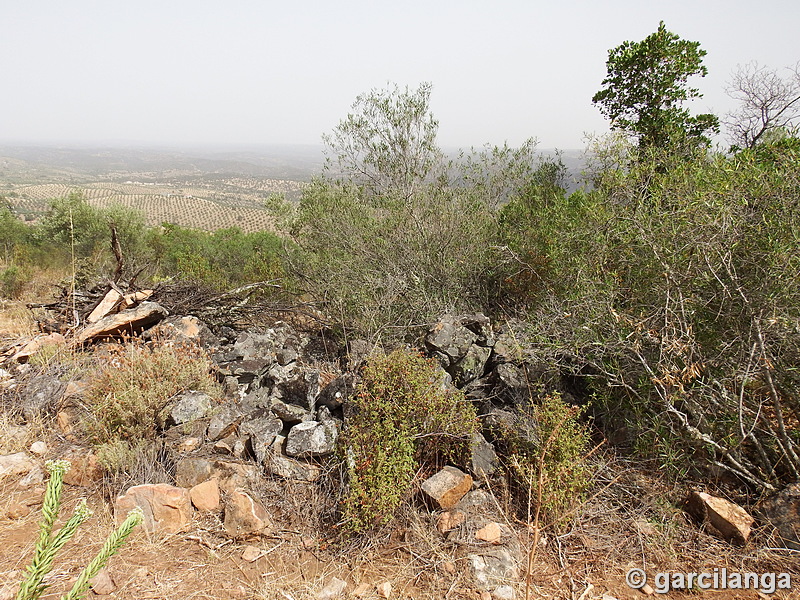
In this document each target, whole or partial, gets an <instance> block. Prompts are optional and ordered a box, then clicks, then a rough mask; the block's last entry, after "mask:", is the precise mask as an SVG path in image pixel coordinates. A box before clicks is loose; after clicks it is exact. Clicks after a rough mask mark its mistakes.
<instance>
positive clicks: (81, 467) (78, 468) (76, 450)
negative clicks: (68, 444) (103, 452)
mask: <svg viewBox="0 0 800 600" xmlns="http://www.w3.org/2000/svg"><path fill="white" fill-rule="evenodd" d="M61 458H63V459H64V460H67V461H69V463H70V465H72V466H71V467H70V468H69V470H68V471H67V472H66V473H65V474H64V483H66V484H68V485H78V486H81V487H89V486H91V485H94V484H95V483H98V482H99V481H101V480H102V479H103V465H101V464H100V461H98V460H97V455H95V453H94V452H92V451H91V450H89V449H88V448H82V447H80V446H73V447H72V448H70V449H68V450H67V451H66V452H64V454H63V455H62V457H61Z"/></svg>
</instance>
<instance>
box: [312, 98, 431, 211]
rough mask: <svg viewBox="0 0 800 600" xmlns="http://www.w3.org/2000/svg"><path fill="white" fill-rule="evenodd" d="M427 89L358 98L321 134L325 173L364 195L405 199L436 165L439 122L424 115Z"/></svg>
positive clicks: (427, 101)
mask: <svg viewBox="0 0 800 600" xmlns="http://www.w3.org/2000/svg"><path fill="white" fill-rule="evenodd" d="M431 89H432V86H431V84H430V83H423V84H421V85H420V86H419V88H417V89H416V90H409V89H408V87H406V88H405V89H404V90H401V89H400V88H398V87H397V85H395V86H394V88H393V89H389V90H372V91H371V92H369V93H367V94H361V95H359V96H358V97H357V98H356V100H355V102H354V103H353V106H352V109H353V112H352V113H350V114H348V115H347V118H345V119H344V120H342V121H341V122H340V123H339V125H337V126H336V127H335V128H334V130H333V132H332V133H331V134H330V135H325V136H323V141H324V142H325V144H326V145H327V146H328V150H327V154H328V161H327V164H326V171H327V172H334V173H335V174H336V175H338V176H339V177H341V178H342V180H344V181H348V182H350V183H353V184H355V185H357V186H359V187H360V188H361V190H362V191H363V192H365V193H367V194H368V195H370V196H382V195H386V194H396V195H399V197H401V198H403V199H406V200H407V199H409V198H410V197H411V195H412V194H413V193H414V191H415V190H416V189H418V188H419V186H420V184H422V183H424V182H425V181H427V180H429V179H430V177H431V176H432V175H433V174H434V173H435V170H436V167H437V166H439V165H441V164H442V154H441V151H440V150H439V148H438V146H437V145H436V132H437V130H438V128H439V122H438V121H437V120H436V119H434V117H433V115H432V114H431V113H430V111H429V105H430V96H431Z"/></svg>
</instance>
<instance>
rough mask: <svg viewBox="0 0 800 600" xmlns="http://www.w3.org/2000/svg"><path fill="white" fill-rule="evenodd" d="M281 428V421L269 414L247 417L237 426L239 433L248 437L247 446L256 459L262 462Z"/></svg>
mask: <svg viewBox="0 0 800 600" xmlns="http://www.w3.org/2000/svg"><path fill="white" fill-rule="evenodd" d="M282 429H283V422H282V421H281V420H280V419H279V418H277V417H275V416H274V415H271V414H266V415H264V416H260V417H256V418H254V419H248V420H246V421H244V422H243V423H242V424H241V425H240V426H239V434H240V435H242V436H245V437H247V438H248V446H249V448H250V450H251V451H252V453H253V456H255V458H256V460H257V461H258V462H260V463H263V462H264V460H265V459H266V457H267V454H268V453H269V452H270V447H271V446H272V443H273V442H274V441H275V436H276V435H278V434H279V433H280V432H281V430H282Z"/></svg>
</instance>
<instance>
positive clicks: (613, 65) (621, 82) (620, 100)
mask: <svg viewBox="0 0 800 600" xmlns="http://www.w3.org/2000/svg"><path fill="white" fill-rule="evenodd" d="M705 55H706V51H705V50H701V49H700V43H699V42H690V41H687V40H682V39H681V38H679V37H678V36H677V35H676V34H674V33H672V32H670V31H667V29H666V27H665V26H664V22H663V21H662V22H661V23H660V24H659V26H658V31H656V32H655V33H653V34H651V35H649V36H648V37H646V38H645V39H644V40H642V41H641V42H631V41H626V42H623V43H622V44H621V45H619V46H617V47H616V48H613V49H611V50H609V52H608V61H607V62H606V68H607V71H608V72H607V75H606V78H605V79H604V80H603V83H602V85H603V89H601V90H600V91H599V92H597V93H596V94H595V95H594V97H593V98H592V102H593V103H594V104H597V105H598V106H599V108H600V111H601V112H602V113H603V114H604V115H605V116H606V117H607V118H608V119H610V120H611V128H612V129H619V130H622V131H624V132H626V133H628V134H630V135H632V136H634V137H635V138H637V139H638V142H639V146H640V147H649V146H658V147H664V146H667V145H669V144H670V143H671V142H674V141H683V140H686V141H689V142H693V143H697V142H701V143H702V142H705V143H708V142H709V140H708V138H706V137H705V134H706V133H707V132H715V133H716V132H717V131H718V129H719V119H718V118H717V117H716V116H714V115H712V114H700V115H696V116H692V115H691V114H690V112H689V110H688V109H687V108H684V107H683V104H684V103H685V102H687V101H689V100H693V99H695V98H700V97H702V96H701V94H700V91H699V90H698V89H697V88H693V87H689V86H688V84H687V82H688V79H689V77H691V76H693V75H699V76H701V77H705V75H706V74H707V72H708V70H707V69H706V67H705V66H703V57H704V56H705Z"/></svg>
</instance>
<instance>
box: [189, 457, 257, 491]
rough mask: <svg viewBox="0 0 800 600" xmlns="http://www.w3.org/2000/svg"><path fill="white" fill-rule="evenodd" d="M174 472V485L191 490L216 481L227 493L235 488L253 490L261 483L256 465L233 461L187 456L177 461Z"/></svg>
mask: <svg viewBox="0 0 800 600" xmlns="http://www.w3.org/2000/svg"><path fill="white" fill-rule="evenodd" d="M175 471H176V472H175V480H176V483H177V484H178V485H179V486H181V487H184V488H192V487H194V486H196V485H197V484H199V483H203V482H204V481H208V480H209V479H216V480H217V484H218V485H219V489H220V490H222V491H223V492H227V493H231V492H233V491H234V490H235V489H236V488H251V489H254V488H255V487H256V486H258V485H259V483H260V482H261V481H262V477H261V469H260V468H259V467H258V466H257V465H255V464H253V463H245V462H237V461H234V460H225V459H214V458H205V457H194V456H187V457H184V458H181V459H180V460H179V461H178V464H177V465H176V467H175Z"/></svg>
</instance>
